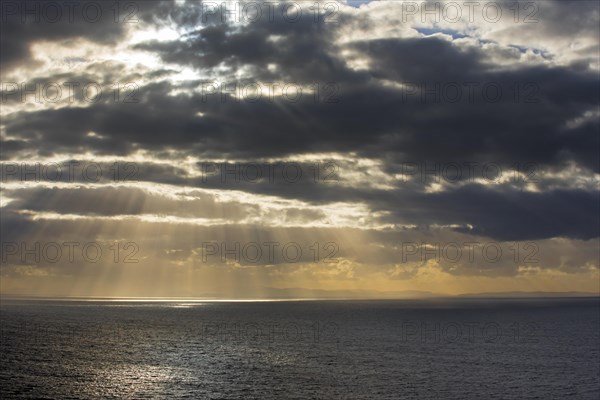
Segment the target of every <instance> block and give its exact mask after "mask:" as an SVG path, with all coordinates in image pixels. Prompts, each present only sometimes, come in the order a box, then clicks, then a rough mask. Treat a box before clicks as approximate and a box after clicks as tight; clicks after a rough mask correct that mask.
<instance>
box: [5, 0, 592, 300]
mask: <svg viewBox="0 0 600 400" xmlns="http://www.w3.org/2000/svg"><path fill="white" fill-rule="evenodd" d="M70 4H71V5H67V4H66V3H65V2H60V1H58V2H55V3H51V4H50V5H48V3H43V2H42V3H40V2H33V1H28V2H20V1H6V2H3V3H2V9H1V10H0V11H1V12H2V15H1V16H0V18H1V23H2V26H1V33H2V36H1V39H0V50H1V56H0V68H1V87H0V96H1V107H2V108H1V112H0V116H1V123H0V146H1V147H0V158H1V165H2V171H1V172H2V176H1V179H2V180H1V189H0V195H1V200H0V217H1V223H0V225H1V226H0V228H1V234H2V239H1V242H2V243H1V245H2V247H1V258H2V259H1V264H0V277H1V281H0V293H1V294H2V295H23V296H100V297H112V296H114V297H199V298H204V297H210V298H222V299H229V298H259V297H261V298H262V297H267V298H270V297H336V296H338V297H352V296H368V297H406V296H420V295H429V294H441V295H456V294H461V293H483V292H519V291H524V292H592V293H599V292H600V274H599V268H600V266H599V258H600V254H599V246H598V244H599V243H598V239H599V236H600V232H599V230H600V228H599V226H600V201H599V193H600V192H599V182H600V175H599V174H600V161H599V157H600V156H599V154H600V153H599V150H600V139H599V138H600V135H599V129H600V126H599V120H600V119H599V118H600V109H599V93H600V78H599V70H600V62H599V61H600V54H599V52H600V47H599V38H600V32H599V30H600V28H599V27H600V23H599V20H600V6H599V3H598V2H597V1H585V0H584V1H572V2H565V1H521V2H514V1H509V2H502V1H501V2H476V3H469V4H467V3H466V2H440V1H437V2H434V1H430V2H413V1H372V2H366V1H351V2H346V1H336V2H334V1H322V2H315V1H310V2H306V1H297V2H285V1H279V2H263V1H247V2H239V1H237V2H227V3H225V2H223V1H210V2H209V1H205V2H200V1H131V2H125V1H123V2H118V3H115V2H113V1H96V2H93V1H92V2H88V1H84V2H77V1H76V2H72V3H70Z"/></svg>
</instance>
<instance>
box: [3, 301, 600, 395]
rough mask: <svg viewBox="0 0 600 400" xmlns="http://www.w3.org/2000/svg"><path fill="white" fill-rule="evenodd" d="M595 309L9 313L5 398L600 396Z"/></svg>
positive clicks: (20, 305)
mask: <svg viewBox="0 0 600 400" xmlns="http://www.w3.org/2000/svg"><path fill="white" fill-rule="evenodd" d="M599 319H600V303H599V299H598V298H594V299H537V300H515V299H512V300H481V299H463V300H446V301H440V300H414V301H408V300H406V301H304V302H300V301H295V302H235V303H232V302H221V303H215V302H212V303H211V302H205V303H194V302H185V301H182V302H169V303H165V302H163V303H161V302H153V303H151V302H96V301H94V302H89V301H87V302H84V301H68V302H67V301H64V302H57V301H4V300H3V301H2V304H1V305H0V322H1V335H2V336H1V360H0V362H1V365H0V387H1V389H0V391H1V393H0V397H1V398H2V399H11V398H55V399H65V398H77V399H80V398H83V399H88V398H125V399H150V398H157V399H158V398H168V399H174V398H188V399H478V400H479V399H565V398H573V399H594V400H597V399H599V398H600V354H599V352H600V350H599V347H600V338H599V330H600V320H599Z"/></svg>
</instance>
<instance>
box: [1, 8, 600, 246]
mask: <svg viewBox="0 0 600 400" xmlns="http://www.w3.org/2000/svg"><path fill="white" fill-rule="evenodd" d="M198 7H199V3H193V2H187V3H183V5H182V6H181V7H174V6H172V5H171V4H169V3H168V2H163V3H159V2H156V6H155V14H153V16H152V15H151V14H144V15H142V20H143V21H144V22H145V23H152V24H156V25H161V24H168V23H171V22H174V23H175V24H177V27H178V28H182V29H185V30H186V31H187V32H188V33H186V34H183V35H182V36H181V37H180V38H179V39H177V40H173V41H148V42H146V43H143V44H139V45H137V46H135V48H136V49H138V50H144V51H147V52H149V53H153V54H156V55H158V56H159V57H160V58H161V59H162V60H163V61H165V62H167V63H168V64H169V65H168V66H167V67H165V69H162V67H161V70H160V71H155V75H147V76H153V77H155V78H159V77H160V78H163V77H168V74H169V71H175V70H177V69H179V68H181V67H192V68H194V69H195V70H196V71H197V72H198V73H199V75H202V74H209V75H210V76H213V75H215V76H220V77H222V78H224V79H225V80H229V83H238V84H242V83H244V82H247V81H248V80H252V79H254V80H273V81H274V80H282V81H284V82H295V83H302V84H311V83H325V82H330V81H333V82H334V83H335V84H336V88H337V89H338V91H337V92H336V95H335V100H336V101H335V102H326V101H324V99H319V100H318V101H315V100H314V98H313V97H312V96H311V95H306V96H304V97H303V98H302V99H301V100H300V101H289V100H286V99H283V98H277V99H274V100H270V99H267V98H264V97H263V98H262V99H261V100H259V101H256V102H249V101H245V100H241V101H236V100H235V99H234V98H232V97H231V96H230V95H229V94H228V93H225V94H223V95H221V94H220V93H217V94H210V95H208V96H207V97H205V96H203V94H202V93H199V91H200V90H201V88H202V82H201V81H188V82H184V83H181V84H176V83H173V82H168V81H162V82H161V81H154V82H151V83H148V84H146V85H144V86H141V87H140V88H139V91H138V97H139V102H137V103H130V104H124V103H117V102H114V101H112V100H111V99H109V98H105V99H103V100H101V101H99V102H97V103H93V104H78V105H77V106H76V107H65V108H58V109H44V110H35V111H29V110H27V111H19V112H15V113H11V114H8V115H6V116H4V118H3V124H4V126H5V131H6V133H7V135H9V136H10V139H4V138H3V139H2V140H3V142H2V147H3V157H4V159H8V160H10V159H18V158H20V157H23V156H25V155H28V156H31V155H33V156H35V155H43V156H48V155H54V154H58V153H84V152H90V153H92V154H97V155H123V156H125V155H130V154H132V153H134V152H136V151H138V150H149V151H151V152H152V154H153V155H159V154H162V155H164V157H165V158H167V157H168V154H169V151H173V152H176V153H177V154H178V155H180V156H181V158H183V157H185V156H194V157H198V158H203V157H206V158H228V157H229V158H242V159H246V160H253V159H261V158H265V157H286V156H291V157H294V156H299V155H303V154H310V153H312V152H318V153H321V152H324V153H326V152H339V153H351V152H352V153H355V154H357V155H359V156H363V157H368V158H372V159H376V160H382V161H383V162H384V166H383V168H384V171H385V172H388V173H394V172H397V171H398V170H399V168H400V166H401V164H402V163H403V162H438V161H441V162H459V163H460V162H464V161H483V162H485V161H491V162H495V163H498V164H499V165H501V166H503V167H510V166H512V165H514V164H515V163H523V162H531V163H537V164H541V165H543V166H545V167H549V168H555V169H557V170H560V169H561V168H563V167H564V166H565V165H566V164H567V163H568V162H573V163H575V164H576V165H577V166H580V167H583V168H584V169H585V172H586V173H589V172H590V171H593V172H596V173H597V172H599V171H600V164H599V157H598V148H600V138H599V135H598V132H599V129H600V125H599V121H598V116H597V115H595V114H591V117H586V118H587V119H585V118H584V119H583V120H580V121H579V122H577V123H574V121H578V120H579V119H581V118H582V116H584V115H585V113H586V112H597V111H596V110H597V107H598V102H599V98H598V93H599V92H600V81H599V78H598V74H597V71H596V70H594V69H592V68H591V67H590V66H589V63H585V62H582V61H581V60H579V61H577V62H572V63H570V64H563V65H559V64H553V65H547V66H540V65H537V64H528V63H526V62H520V61H517V60H516V59H515V60H514V61H515V63H514V64H511V65H510V66H503V67H499V66H497V65H495V64H494V62H493V57H492V54H491V51H488V50H486V49H485V48H484V47H483V46H482V43H481V42H479V43H471V44H468V45H465V44H464V43H463V44H460V43H456V42H451V41H447V40H443V39H441V38H438V37H429V38H402V37H400V38H398V37H394V38H383V39H382V38H378V39H369V38H361V39H360V40H355V41H352V42H349V43H345V44H336V43H335V40H334V39H336V38H338V37H339V36H340V35H341V33H340V32H341V31H342V30H343V28H344V27H345V26H347V25H346V24H348V25H349V24H358V23H359V21H356V20H353V17H351V16H350V15H345V14H340V19H339V21H338V24H327V23H324V22H322V21H320V22H319V21H317V22H315V21H314V19H313V18H312V16H311V15H310V14H309V15H304V16H303V17H302V18H300V19H299V20H298V21H297V22H296V23H289V22H286V21H283V20H281V19H276V20H275V21H269V20H268V19H266V18H263V19H261V20H260V21H259V22H258V23H253V24H248V25H243V26H238V25H233V24H228V23H224V22H222V21H219V19H218V16H217V17H216V18H217V19H215V20H212V21H209V23H206V24H201V23H200V22H201V20H202V16H201V15H200V13H199V11H200V10H199V8H198ZM587 7H590V5H589V3H586V5H585V6H581V7H580V6H579V5H578V6H575V7H568V6H566V5H552V6H550V8H548V10H549V11H548V13H547V14H545V17H547V18H549V21H552V22H551V23H545V24H539V26H537V25H536V26H535V27H534V28H535V30H539V31H543V32H544V33H545V34H547V35H548V36H556V37H560V36H561V35H574V36H576V35H579V34H585V35H588V36H589V35H591V34H592V33H594V32H595V30H594V29H595V28H593V26H592V24H591V23H592V22H597V13H596V14H593V13H590V12H589V8H587ZM595 9H596V10H597V7H596V8H595ZM184 11H185V12H184ZM565 14H566V15H568V18H567V20H577V19H578V18H579V17H581V18H583V22H582V23H581V24H579V25H578V24H565V23H564V21H560V19H561V18H562V17H563V16H564V15H565ZM594 15H595V16H594ZM357 18H359V17H357ZM565 25H570V26H565ZM573 25H577V26H573ZM101 26H102V25H101V24H97V25H93V26H91V28H90V26H89V24H87V25H86V28H88V29H86V30H85V32H84V31H81V30H80V28H79V26H78V25H74V26H71V27H63V28H57V32H56V33H54V34H50V36H49V37H47V38H48V39H49V40H55V41H58V40H62V39H63V38H70V37H87V38H89V39H90V40H93V41H97V42H102V43H111V41H112V42H114V41H115V40H116V39H117V38H118V37H119V35H122V34H123V28H122V27H120V26H118V25H117V26H116V27H115V26H114V25H111V29H104V30H100V27H101ZM544 27H545V28H544ZM363 28H364V29H376V28H377V26H376V24H372V22H365V23H364V26H363ZM3 29H5V28H4V27H3ZM6 29H7V32H8V33H9V34H8V35H4V34H3V42H2V43H3V46H5V44H4V43H6V46H7V54H8V55H7V57H6V59H5V58H4V48H3V62H4V61H5V60H6V63H7V65H8V64H10V65H14V63H15V62H17V61H19V60H20V61H23V60H24V59H26V58H27V57H29V55H28V53H27V49H28V46H29V45H30V44H31V43H34V42H35V41H38V40H41V38H40V36H41V34H40V33H39V32H44V34H46V28H37V27H36V28H34V29H32V30H30V31H27V32H25V33H23V28H22V27H21V26H20V25H19V26H14V23H13V24H12V25H8V28H6ZM90 29H91V31H90ZM515 29H517V30H518V29H520V28H515ZM523 29H525V28H523ZM528 29H529V28H528ZM531 29H533V28H531ZM531 29H530V30H531ZM48 30H50V31H51V29H50V28H48ZM96 30H97V31H96ZM3 33H4V31H3ZM53 35H54V36H53ZM4 36H8V37H9V38H13V39H15V40H16V42H14V43H13V42H9V41H6V42H5V38H4ZM488 43H490V42H488ZM10 46H12V47H10ZM342 51H348V52H351V53H352V54H353V57H354V58H355V59H360V60H363V61H364V62H365V63H367V64H368V68H367V69H362V70H356V69H353V68H351V67H350V66H349V65H348V64H347V63H346V61H345V60H344V57H342ZM494 55H495V54H494ZM269 64H273V65H274V66H275V68H267V66H268V65H269ZM217 67H224V68H225V69H224V71H223V72H219V71H218V68H217ZM166 68H168V69H166ZM242 69H244V71H245V72H244V74H245V76H243V77H241V78H238V79H239V81H237V82H236V81H233V79H234V78H233V76H234V75H235V73H236V72H240V71H242ZM61 78H64V79H63V80H65V79H66V78H67V77H66V76H62V77H61ZM52 79H54V77H48V80H52ZM79 79H84V78H79ZM394 83H395V84H396V85H394ZM451 83H457V84H458V85H459V86H463V85H464V84H466V83H473V84H475V101H472V102H471V101H469V100H468V98H467V97H468V95H467V94H466V91H467V89H465V88H464V86H463V90H464V92H465V93H463V96H462V98H461V99H460V101H456V102H453V101H448V100H447V99H446V100H445V99H442V101H434V100H432V98H431V97H426V98H425V99H424V100H422V99H420V98H419V97H418V95H416V96H415V95H414V94H410V95H409V94H408V93H407V89H406V87H404V88H403V87H402V86H400V85H402V84H409V85H425V86H426V87H427V88H434V87H435V85H436V84H441V85H447V84H451ZM515 83H518V84H519V85H521V86H520V87H523V85H533V86H529V88H528V89H522V91H521V92H520V93H519V94H520V96H519V97H518V99H517V100H515V93H514V91H511V90H514V87H515V86H514V85H515ZM486 84H493V85H496V86H497V87H500V88H501V90H502V91H503V94H502V96H501V97H500V98H499V99H497V100H494V101H492V100H490V99H489V98H485V96H484V94H483V93H482V87H483V86H484V85H486ZM175 89H185V90H184V93H178V94H173V91H174V90H175ZM192 90H195V92H194V91H192ZM11 104H14V102H13V103H11ZM198 113H201V115H198ZM90 132H94V133H95V135H89V133H90ZM34 143H35V144H36V145H33V144H34ZM39 143H43V146H42V147H39V146H37V144H39ZM173 163H174V164H175V163H176V161H173ZM145 167H147V168H148V169H147V170H146V171H145V172H141V175H140V180H142V181H150V182H162V183H170V184H174V185H186V186H191V187H206V188H217V189H218V188H222V187H223V186H222V185H219V182H218V180H217V178H216V177H210V178H209V179H208V180H206V181H202V180H201V179H200V178H197V177H195V178H190V177H187V176H185V174H184V173H183V172H182V171H181V169H178V168H177V167H173V166H172V165H170V166H164V167H161V166H150V165H146V166H145ZM173 172H175V173H173ZM567 179H569V178H567ZM224 189H234V190H243V191H246V192H250V193H256V194H269V195H276V196H280V197H283V198H292V199H300V200H305V201H307V202H309V203H313V204H325V203H328V202H336V201H347V202H357V203H363V204H366V205H367V206H368V207H369V208H370V209H371V210H373V211H379V212H387V216H386V217H384V218H383V219H382V222H387V223H392V224H393V223H398V224H416V225H418V226H428V225H433V224H438V225H450V224H456V225H459V226H466V225H467V224H470V225H472V226H473V227H474V228H473V230H471V231H469V232H470V233H472V234H476V235H481V236H486V237H492V238H496V239H502V240H521V239H536V238H551V237H569V238H576V239H589V238H594V237H598V218H597V216H598V208H597V201H598V194H597V192H590V191H584V190H571V191H568V190H566V189H561V190H555V189H552V188H547V190H545V191H543V192H542V193H531V192H521V191H519V190H517V189H515V188H513V187H511V186H509V185H507V186H501V187H491V188H490V187H483V186H480V185H471V186H468V187H464V188H455V189H452V190H446V191H443V192H441V193H424V191H423V187H422V185H421V186H420V187H419V186H418V185H417V186H414V185H409V184H407V185H396V186H395V187H394V188H392V189H391V190H380V189H372V188H357V187H339V186H335V185H333V186H327V185H317V184H314V183H312V182H307V181H303V182H301V183H299V184H297V185H272V184H265V183H264V182H263V183H262V184H260V183H259V184H257V185H253V184H249V183H247V182H242V183H239V184H235V185H228V186H227V187H224ZM134 192H135V191H134ZM134 192H132V193H129V195H131V196H132V200H135V201H134V202H133V204H137V205H135V206H131V205H127V204H125V203H124V201H125V200H122V199H121V200H119V202H117V203H116V206H115V207H113V206H112V205H110V204H108V202H106V201H100V205H98V207H99V208H98V210H100V211H98V213H99V214H101V215H118V214H119V213H125V214H127V213H131V214H136V213H141V212H142V211H143V210H142V209H141V205H140V204H141V203H143V202H144V201H147V199H146V198H145V197H144V198H142V197H140V196H142V195H141V194H140V193H141V192H135V193H134ZM69 193H71V194H72V196H73V198H79V197H80V196H81V198H82V199H85V201H83V203H84V204H85V203H87V205H89V204H96V202H95V201H93V198H100V199H104V200H106V199H108V198H111V196H112V195H111V194H110V190H109V191H108V192H107V191H100V192H98V191H94V192H86V191H73V192H69ZM90 193H94V194H93V195H91V194H90ZM136 193H137V194H136ZM42 194H43V196H42ZM29 195H30V196H32V198H29V199H27V198H26V197H23V199H20V200H19V201H17V202H16V203H15V205H18V206H19V207H24V208H29V209H33V210H38V211H42V210H48V211H49V210H54V211H57V212H67V211H68V210H71V212H80V213H87V212H88V211H89V207H87V205H77V204H75V203H65V204H67V205H66V206H64V207H61V206H60V204H59V203H56V204H54V205H53V204H51V203H49V202H46V203H44V201H42V200H40V199H42V198H45V197H47V196H49V195H50V194H49V193H47V191H45V192H39V193H31V192H30V193H29ZM98 195H99V197H98ZM57 196H58V195H57ZM143 196H145V195H143ZM151 210H152V211H156V212H158V211H160V210H163V211H166V212H172V213H176V214H177V213H182V212H183V213H184V214H185V215H193V212H191V211H190V213H189V214H186V212H187V211H186V210H185V209H183V210H178V209H177V205H176V204H167V203H166V202H165V201H164V200H161V202H157V203H156V204H155V205H154V206H152V207H151ZM304 212H306V211H304ZM301 214H302V213H301V212H300V211H298V214H295V212H294V211H291V212H289V218H290V219H294V218H304V217H305V216H306V215H301ZM197 216H198V215H197ZM309 217H312V218H319V215H317V214H314V215H312V216H309Z"/></svg>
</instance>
